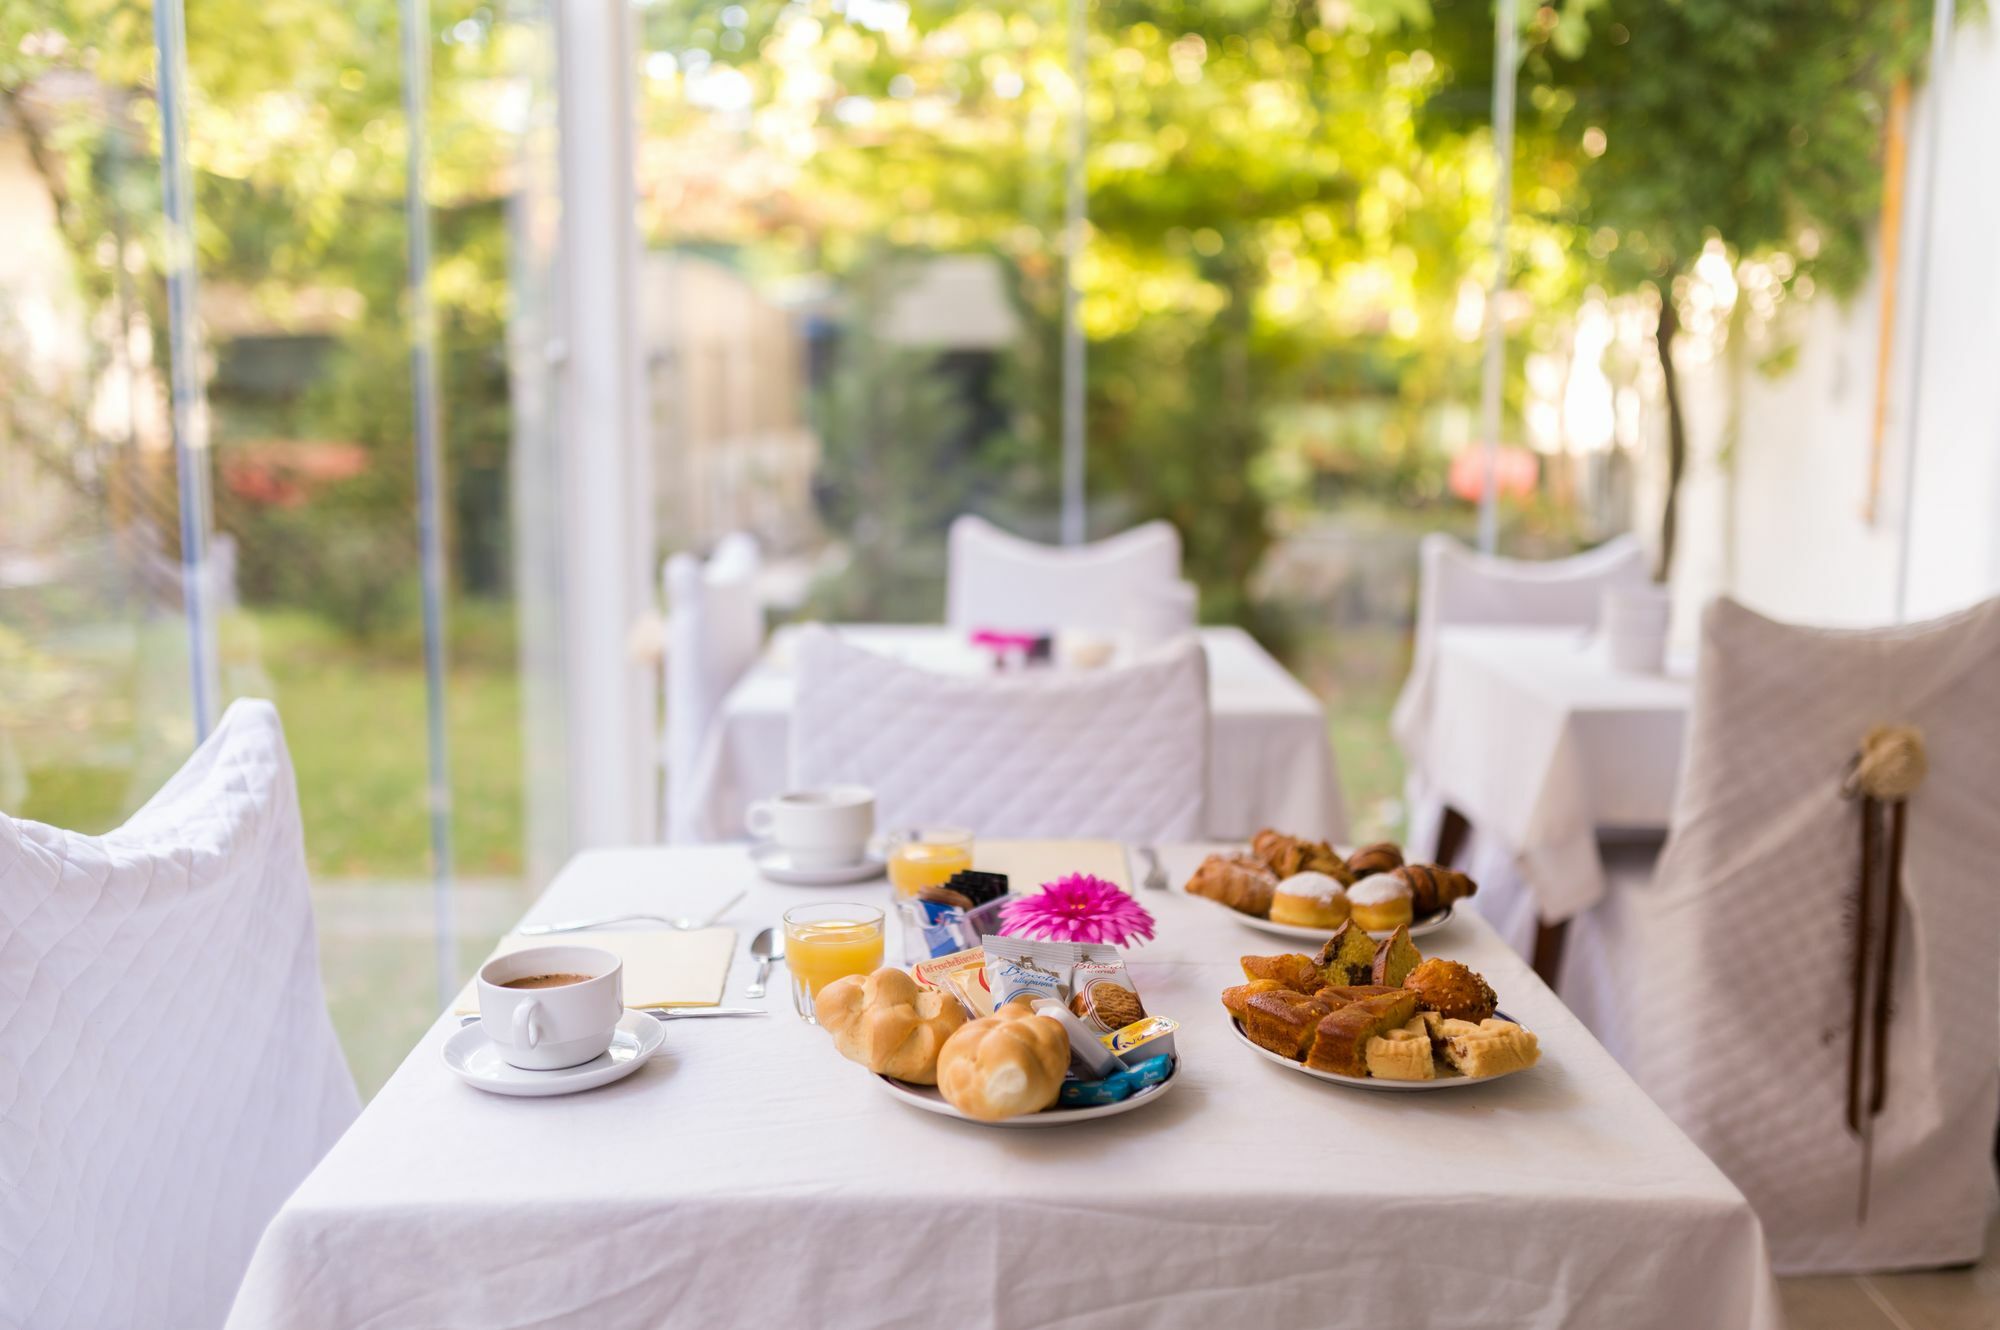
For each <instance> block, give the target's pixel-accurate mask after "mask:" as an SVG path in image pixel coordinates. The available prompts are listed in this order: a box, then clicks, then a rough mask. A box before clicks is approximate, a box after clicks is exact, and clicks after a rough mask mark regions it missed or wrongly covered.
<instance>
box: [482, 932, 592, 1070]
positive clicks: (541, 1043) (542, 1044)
mask: <svg viewBox="0 0 2000 1330" xmlns="http://www.w3.org/2000/svg"><path fill="white" fill-rule="evenodd" d="M476 987H477V988H478V990H479V1023H480V1026H481V1027H482V1028H483V1029H484V1030H485V1031H486V1037H487V1038H488V1039H491V1040H492V1041H493V1046H494V1047H495V1048H497V1049H499V1050H500V1056H501V1057H503V1058H505V1059H506V1060H507V1061H508V1062H510V1063H512V1064H513V1065H514V1066H516V1067H520V1068H521V1069H522V1070H524V1071H555V1070H557V1069H559V1068H562V1067H575V1066H579V1065H581V1064H583V1063H585V1062H589V1061H590V1060H591V1059H593V1058H596V1057H599V1056H601V1055H602V1054H603V1053H604V1051H605V1050H606V1049H608V1048H610V1047H611V1035H612V1032H613V1031H615V1030H616V1029H617V1028H618V1021H619V1018H620V1017H622V1016H624V1014H625V963H624V962H623V961H621V960H619V959H618V958H617V957H616V956H614V955H612V954H611V953H610V952H608V951H604V950H602V949H601V948H598V947H530V948H528V949H527V950H525V951H516V952H511V953H509V954H508V955H505V956H495V957H494V958H493V959H492V960H490V961H488V962H486V964H484V965H482V966H480V967H479V977H478V980H477V984H476Z"/></svg>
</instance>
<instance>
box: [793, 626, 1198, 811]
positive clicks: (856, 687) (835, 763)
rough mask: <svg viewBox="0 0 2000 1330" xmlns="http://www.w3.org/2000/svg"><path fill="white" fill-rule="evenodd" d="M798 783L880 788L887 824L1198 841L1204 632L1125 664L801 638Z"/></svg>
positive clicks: (820, 630) (812, 633) (819, 635)
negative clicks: (974, 673) (971, 655)
mask: <svg viewBox="0 0 2000 1330" xmlns="http://www.w3.org/2000/svg"><path fill="white" fill-rule="evenodd" d="M798 659H799V691H798V704H797V709H796V711H795V712H794V714H793V721H792V757H791V766H792V783H793V784H794V785H795V786H799V787H807V786H817V785H827V784H833V783H837V782H854V783H857V784H861V785H866V786H868V787H869V788H871V789H873V790H874V791H875V800H876V804H875V813H876V822H877V824H878V825H879V826H882V827H885V828H894V827H904V826H914V825H917V824H920V823H927V822H929V823H938V822H942V823H948V824H954V825H960V826H967V827H971V828H973V829H974V830H975V831H976V832H978V833H979V834H980V835H983V836H1020V837H1033V836H1049V837H1070V836H1089V837H1105V838H1109V839H1116V840H1126V841H1135V842H1142V843H1144V842H1159V841H1187V840H1196V839H1199V838H1200V837H1201V835H1202V827H1203V811H1204V808H1203V805H1204V803H1205V802H1206V799H1207V789H1208V658H1207V656H1206V655H1205V654H1204V652H1203V651H1202V648H1201V645H1200V643H1199V642H1198V641H1190V642H1184V643H1182V644H1180V645H1178V646H1174V647H1170V648H1168V649H1166V650H1164V651H1162V652H1161V653H1160V654H1158V655H1157V656H1154V657H1152V658H1150V659H1147V660H1144V661H1141V662H1139V663H1136V664H1133V665H1129V666H1126V667H1123V668H1118V669H1105V670H1076V671H1068V670H1048V671H1036V672H1033V673H1024V674H1018V675H1009V676H996V677H990V678H965V677H962V676H951V675H944V674H937V673H933V672H931V671H927V670H923V669H919V668H917V667H915V666H910V665H905V664H903V663H901V662H900V661H894V660H890V659H888V658H887V657H885V656H879V655H877V654H875V653H874V652H871V651H864V650H862V649H861V648H859V647H855V646H850V645H848V644H847V643H845V642H842V641H841V640H840V639H839V638H838V637H837V636H836V635H835V634H834V633H833V632H832V631H831V630H830V629H827V628H825V627H823V626H819V625H811V626H809V627H807V628H806V629H805V630H804V631H802V632H801V633H800V634H799V640H798Z"/></svg>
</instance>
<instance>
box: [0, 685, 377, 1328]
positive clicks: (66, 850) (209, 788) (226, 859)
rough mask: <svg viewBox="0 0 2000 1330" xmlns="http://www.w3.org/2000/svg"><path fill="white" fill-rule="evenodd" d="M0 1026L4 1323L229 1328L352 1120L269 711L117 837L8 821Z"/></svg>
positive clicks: (285, 759)
mask: <svg viewBox="0 0 2000 1330" xmlns="http://www.w3.org/2000/svg"><path fill="white" fill-rule="evenodd" d="M0 1031H4V1032H5V1037H4V1038H0V1252H4V1253H5V1257H4V1277H0V1325H5V1326H10V1327H11V1326H24V1327H25V1326H32V1327H34V1328H35V1330H61V1328H62V1327H70V1326H75V1327H86V1326H87V1327H100V1326H114V1325H115V1326H130V1327H162V1328H163V1330H165V1328H171V1330H180V1328H181V1327H190V1326H214V1325H220V1324H221V1323H222V1321H223V1318H224V1317H225V1316H226V1315H227V1313H228V1311H229V1305H230V1301H231V1299H232V1298H233V1297H234V1296H235V1293H236V1286H237V1284H238V1282H239V1281H240V1280H241V1279H242V1276H243V1271H244V1269H245V1268H246V1267H247V1266H248V1265H249V1263H250V1256H251V1252H252V1251H253V1250H254V1249H255V1247H256V1245H257V1240H258V1237H259V1235H260V1234H262V1232H263V1231H264V1226H265V1225H266V1224H267V1223H268V1222H269V1221H270V1219H271V1217H272V1216H273V1215H275V1214H276V1213H277V1212H278V1207H279V1206H280V1205H281V1204H282V1203H283V1202H284V1199H285V1198H286V1197H287V1196H288V1195H290V1194H291V1192H292V1190H293V1188H294V1187H296V1186H297V1185H298V1184H299V1182H300V1180H301V1179H303V1178H304V1177H305V1175H306V1174H307V1173H308V1172H310V1171H311V1169H312V1167H313V1165H314V1164H315V1163H317V1162H318V1160H319V1158H320V1156H321V1155H323V1154H324V1153H325V1152H326V1151H327V1149H328V1148H329V1147H330V1146H331V1145H332V1144H333V1142H334V1140H335V1139H336V1138H337V1137H339V1135H340V1133H341V1132H342V1131H343V1130H345V1129H346V1127H347V1125H348V1123H349V1122H351V1121H353V1119H354V1116H355V1114H356V1113H357V1112H359V1110H360V1103H359V1101H358V1099H357V1098H356V1096H355V1092H354V1081H353V1078H352V1077H351V1076H350V1075H349V1074H348V1070H347V1064H346V1062H345V1061H344V1060H343V1059H342V1057H341V1053H340V1045H339V1043H338V1042H337V1041H336V1039H335V1037H334V1032H333V1025H332V1022H331V1021H330V1020H329V1019H328V1016H327V1010H326V1002H325V998H324V996H323V994H322V992H321V990H320V978H319V955H318V950H317V943H316V940H315V937H314V930H313V917H312V900H311V897H310V895H309V893H308V888H307V880H306V860H305V839H304V834H303V831H302V829H301V825H300V821H299V804H298V792H297V790H296V788H295V787H294V784H293V778H292V764H291V758H290V755H289V754H288V753H287V751H286V748H285V739H284V732H283V729H282V728H281V727H280V725H279V722H278V713H277V711H276V709H275V708H273V707H272V706H271V704H270V703H268V702H257V701H243V702H237V703H236V704H235V705H233V706H231V707H230V708H229V711H228V712H227V713H226V714H225V715H224V716H223V718H222V722H221V724H219V725H218V726H217V727H216V729H215V732H214V733H213V734H211V735H210V736H209V738H208V740H207V742H205V743H203V744H202V745H201V747H200V748H198V749H197V750H196V751H195V753H194V756H193V757H192V758H190V759H189V761H188V763H187V765H186V766H185V767H183V768H182V769H181V770H180V772H178V773H177V774H176V775H175V776H174V777H173V778H172V779H171V780H169V781H168V782H167V784H166V786H165V788H163V789H162V790H161V791H160V792H159V793H158V794H157V795H155V796H154V797H153V799H152V800H151V801H149V802H148V803H147V804H146V805H145V807H143V808H141V809H140V810H139V811H138V812H137V813H135V814H133V816H132V818H131V820H130V821H128V822H126V823H125V825H124V826H122V827H120V828H119V829H117V830H116V831H112V832H109V833H107V834H105V835H103V836H82V835H78V834H76V833H73V832H68V831H60V830H57V829H56V828H54V827H49V826H44V825H42V824H41V823H38V822H28V821H22V820H17V819H14V818H10V817H7V816H5V815H0Z"/></svg>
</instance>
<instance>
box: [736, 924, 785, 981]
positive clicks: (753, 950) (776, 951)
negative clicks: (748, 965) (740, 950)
mask: <svg viewBox="0 0 2000 1330" xmlns="http://www.w3.org/2000/svg"><path fill="white" fill-rule="evenodd" d="M750 954H751V955H752V956H755V957H756V958H757V977H756V978H755V979H752V980H751V981H750V987H748V988H746V989H744V990H743V996H744V997H763V996H764V983H765V981H766V980H768V979H769V978H770V977H771V962H772V961H781V960H783V959H784V958H785V952H784V949H783V948H782V947H779V946H777V945H776V937H775V935H774V934H773V933H772V931H771V930H770V929H768V928H767V929H765V930H764V931H763V932H761V933H759V934H757V936H756V937H755V938H753V939H752V940H751V942H750Z"/></svg>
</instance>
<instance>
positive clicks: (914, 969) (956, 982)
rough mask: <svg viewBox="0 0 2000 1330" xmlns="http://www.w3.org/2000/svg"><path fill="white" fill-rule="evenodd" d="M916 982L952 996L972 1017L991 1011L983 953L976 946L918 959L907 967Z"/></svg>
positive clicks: (976, 1017)
mask: <svg viewBox="0 0 2000 1330" xmlns="http://www.w3.org/2000/svg"><path fill="white" fill-rule="evenodd" d="M910 975H911V977H912V978H914V979H915V980H916V981H917V982H918V983H920V984H925V985H928V986H929V987H931V988H937V989H942V990H943V991H945V992H947V993H950V994H951V995H952V996H953V997H956V998H957V999H958V1000H959V1002H960V1003H961V1004H962V1005H963V1006H964V1007H965V1009H966V1010H967V1011H969V1012H971V1013H972V1016H973V1019H975V1020H977V1019H978V1018H979V1017H981V1016H991V1015H992V1014H993V990H992V989H990V988H988V987H987V985H986V952H985V951H984V950H983V949H982V948H979V947H972V948H970V949H968V950H966V951H960V952H954V953H953V954H951V955H949V956H939V957H938V958H937V959H935V960H928V961H919V962H918V963H917V964H915V965H913V966H911V967H910Z"/></svg>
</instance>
